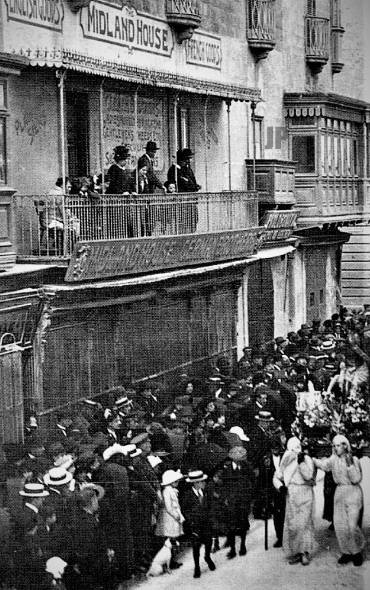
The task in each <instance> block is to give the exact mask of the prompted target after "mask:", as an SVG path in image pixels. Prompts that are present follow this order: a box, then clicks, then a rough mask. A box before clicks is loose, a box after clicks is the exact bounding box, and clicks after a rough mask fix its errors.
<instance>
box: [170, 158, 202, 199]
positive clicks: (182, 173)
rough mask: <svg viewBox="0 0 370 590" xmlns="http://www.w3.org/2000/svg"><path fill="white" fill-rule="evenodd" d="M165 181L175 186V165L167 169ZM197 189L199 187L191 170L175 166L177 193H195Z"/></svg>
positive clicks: (188, 167)
mask: <svg viewBox="0 0 370 590" xmlns="http://www.w3.org/2000/svg"><path fill="white" fill-rule="evenodd" d="M167 180H168V183H169V184H176V173H175V164H173V165H172V166H171V167H170V168H169V170H168V173H167ZM199 189H200V185H199V184H197V181H196V179H195V174H194V172H193V170H192V168H191V167H190V166H188V165H185V166H181V167H179V166H178V165H177V191H178V192H179V193H196V192H198V191H199Z"/></svg>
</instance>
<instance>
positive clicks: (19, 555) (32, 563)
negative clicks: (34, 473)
mask: <svg viewBox="0 0 370 590" xmlns="http://www.w3.org/2000/svg"><path fill="white" fill-rule="evenodd" d="M19 494H20V496H22V498H23V500H24V503H23V507H22V510H21V511H19V512H18V513H17V514H14V516H13V519H12V526H11V530H12V534H11V546H12V552H13V562H14V567H15V578H16V579H15V582H16V583H15V586H16V587H17V588H19V589H20V590H28V589H29V590H38V589H40V590H44V588H45V584H44V582H45V580H44V571H43V570H44V564H43V562H42V560H41V559H40V555H39V539H38V535H37V527H38V524H39V510H40V508H41V506H42V504H43V502H44V499H45V498H46V497H47V496H48V495H49V492H48V491H47V490H45V488H44V486H43V485H42V484H41V483H26V484H25V485H24V488H23V490H21V491H20V492H19Z"/></svg>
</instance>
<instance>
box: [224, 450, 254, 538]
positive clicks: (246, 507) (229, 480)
mask: <svg viewBox="0 0 370 590" xmlns="http://www.w3.org/2000/svg"><path fill="white" fill-rule="evenodd" d="M239 465H240V469H239V468H236V469H234V466H233V463H232V461H228V462H227V463H226V464H225V465H224V468H223V472H222V476H221V477H222V481H223V484H224V490H225V494H226V497H227V499H228V526H229V530H230V531H231V532H233V531H236V530H239V529H241V528H248V525H249V512H250V503H251V499H252V495H253V489H254V483H255V477H254V473H253V469H252V466H251V465H250V463H248V462H247V461H243V462H241V463H240V464H239Z"/></svg>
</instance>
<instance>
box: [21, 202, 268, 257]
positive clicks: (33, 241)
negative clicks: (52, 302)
mask: <svg viewBox="0 0 370 590" xmlns="http://www.w3.org/2000/svg"><path fill="white" fill-rule="evenodd" d="M14 218H15V227H16V234H17V235H16V244H17V254H18V259H30V258H39V257H41V258H43V259H47V258H57V259H61V258H65V259H68V258H69V257H70V256H71V254H72V252H73V250H74V246H75V244H76V242H77V241H89V240H90V241H92V240H126V239H129V238H149V239H151V240H155V239H157V238H159V237H161V236H180V235H189V234H190V235H191V234H207V233H214V232H228V231H233V230H244V229H249V228H252V227H254V228H256V227H257V226H258V206H257V197H256V194H255V193H253V192H236V191H232V192H218V193H184V194H173V195H170V194H166V195H140V196H132V195H130V196H120V195H100V196H99V197H97V198H93V199H92V198H90V199H89V198H83V197H78V196H65V197H64V196H62V195H60V196H59V195H58V196H47V195H46V196H41V195H15V196H14Z"/></svg>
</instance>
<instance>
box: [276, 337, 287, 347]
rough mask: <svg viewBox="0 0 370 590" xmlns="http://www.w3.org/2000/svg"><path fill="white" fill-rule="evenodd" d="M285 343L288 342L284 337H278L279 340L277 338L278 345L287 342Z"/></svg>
mask: <svg viewBox="0 0 370 590" xmlns="http://www.w3.org/2000/svg"><path fill="white" fill-rule="evenodd" d="M285 341H286V339H285V338H283V336H278V337H277V338H275V342H276V344H277V345H279V344H283V342H285Z"/></svg>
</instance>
